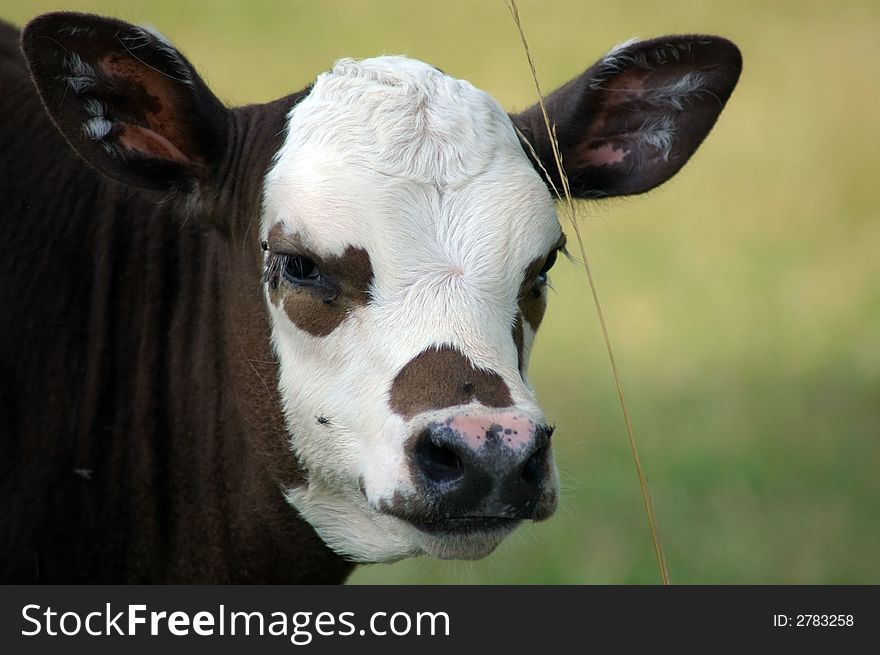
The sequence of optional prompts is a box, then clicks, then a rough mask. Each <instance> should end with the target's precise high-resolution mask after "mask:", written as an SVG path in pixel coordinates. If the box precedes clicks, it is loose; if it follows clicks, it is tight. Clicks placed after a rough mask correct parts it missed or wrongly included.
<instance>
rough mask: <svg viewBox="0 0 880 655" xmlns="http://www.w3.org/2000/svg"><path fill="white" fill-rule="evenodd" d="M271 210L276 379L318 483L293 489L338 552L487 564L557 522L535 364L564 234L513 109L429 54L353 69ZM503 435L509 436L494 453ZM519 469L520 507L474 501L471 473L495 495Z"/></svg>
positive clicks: (281, 161) (308, 106)
mask: <svg viewBox="0 0 880 655" xmlns="http://www.w3.org/2000/svg"><path fill="white" fill-rule="evenodd" d="M264 198H265V200H264V213H263V216H262V238H263V239H264V240H266V241H267V243H268V253H267V255H266V256H267V263H268V268H269V274H268V282H267V285H266V299H267V303H268V307H269V312H270V314H271V319H272V340H273V344H274V347H275V349H276V352H277V356H278V359H279V362H280V380H279V387H280V391H281V397H282V402H283V404H284V411H285V416H286V419H287V424H288V429H289V433H290V445H291V450H292V451H293V453H294V455H295V456H296V457H297V458H298V460H299V462H300V464H301V465H302V467H303V468H304V469H305V470H306V471H307V477H308V486H303V487H295V488H291V489H287V490H285V492H286V494H287V498H288V499H289V501H290V502H291V504H292V505H294V506H295V507H296V508H297V510H299V512H300V513H301V514H302V515H303V516H304V518H305V519H306V520H308V521H309V522H310V523H311V524H312V525H313V526H314V527H315V528H316V530H317V531H318V533H319V534H320V536H321V537H322V538H323V539H324V540H325V542H327V543H328V545H329V546H331V547H332V548H333V549H334V550H336V551H337V552H339V553H341V554H343V555H345V556H347V557H349V558H351V559H353V560H357V561H391V560H395V559H399V558H402V557H406V556H411V555H418V554H422V553H425V552H427V553H429V554H433V555H436V556H440V557H456V558H458V557H465V558H473V557H481V556H483V555H485V554H487V553H488V552H491V550H492V549H494V548H495V546H496V545H497V544H498V543H499V542H500V541H501V539H503V537H504V536H505V535H506V534H507V533H509V531H510V530H512V529H513V527H514V526H515V525H516V521H517V520H519V519H530V518H533V519H540V518H546V516H549V514H550V513H552V511H553V509H554V507H555V503H556V494H557V478H556V471H555V467H554V466H553V464H552V459H551V457H550V455H549V445H548V444H546V442H547V441H548V440H549V431H547V430H545V429H544V427H543V426H544V425H545V420H544V417H543V415H542V413H541V410H540V409H539V408H538V406H537V404H536V402H535V399H534V394H533V391H532V389H531V388H530V386H529V385H528V382H527V381H526V379H525V362H526V361H527V356H528V350H529V347H530V344H531V341H532V339H533V337H534V329H535V328H537V323H538V322H539V321H540V314H541V313H542V312H543V306H544V302H545V294H546V290H545V289H544V287H543V285H542V282H543V281H544V280H543V277H542V276H541V275H539V276H538V277H539V279H538V280H537V282H535V279H534V277H535V273H536V272H537V269H540V268H541V263H542V262H543V261H544V259H545V258H547V257H548V254H550V253H551V252H553V251H554V249H555V248H556V247H558V246H559V245H560V237H561V230H560V227H559V223H558V221H557V218H556V213H555V210H554V206H553V202H552V199H551V197H550V194H549V193H548V191H547V189H546V186H545V184H544V182H543V181H542V180H541V179H540V177H539V176H538V174H537V173H536V172H535V170H534V168H533V166H532V164H531V163H530V161H529V160H528V158H527V157H526V155H525V153H524V152H523V150H522V148H521V146H520V144H519V141H518V139H517V136H516V133H515V131H514V129H513V126H512V124H511V122H510V119H509V118H508V115H507V114H506V113H505V112H504V111H503V110H502V109H501V107H499V106H498V105H497V103H496V102H495V101H494V100H492V99H491V98H490V97H489V96H488V95H487V94H485V93H484V92H482V91H479V90H477V89H475V88H474V87H473V86H471V85H470V84H469V83H467V82H464V81H461V80H456V79H453V78H451V77H449V76H447V75H445V74H443V73H441V72H440V71H438V70H436V69H434V68H432V67H430V66H428V65H426V64H423V63H420V62H416V61H412V60H409V59H405V58H402V57H382V58H377V59H371V60H365V61H361V62H354V61H350V60H343V61H340V62H338V63H337V64H336V66H335V67H334V69H333V70H332V71H331V72H329V73H326V74H324V75H321V76H320V77H319V78H318V79H317V81H316V83H315V85H314V87H313V89H312V91H311V93H310V94H309V95H308V96H307V97H306V98H305V99H304V100H302V101H301V102H300V103H299V104H298V105H296V106H295V107H294V108H293V110H292V111H291V112H290V115H289V125H288V131H287V137H286V140H285V143H284V145H283V147H282V148H281V150H280V151H279V153H278V156H277V159H276V162H275V164H274V166H273V167H272V169H271V170H270V172H269V174H268V176H267V179H266V183H265V194H264ZM536 262H537V265H536ZM527 270H529V271H531V273H530V274H527ZM529 275H531V277H532V279H526V278H527V277H528V276H529ZM524 296H526V298H525V300H524V299H523V298H524ZM523 303H527V304H525V305H524V304H523ZM528 303H531V304H528ZM536 316H537V318H536ZM517 331H518V332H519V337H518V338H517ZM426 351H427V352H428V355H423V356H422V358H419V355H420V354H423V353H426ZM456 376H458V377H456ZM465 378H467V379H465ZM453 379H454V383H450V380H453ZM450 385H451V386H450ZM453 387H455V389H454V390H451V389H452V388H453ZM456 390H458V391H456ZM459 391H461V394H462V395H461V396H460V397H459V396H457V395H456V394H457V393H458V392H459ZM505 392H506V393H505ZM490 424H492V425H491V427H492V428H498V427H499V426H500V431H498V430H496V432H497V434H498V435H501V436H502V437H503V435H504V434H508V435H510V436H508V437H507V438H506V445H505V446H503V447H502V446H501V445H497V444H496V445H497V448H498V449H500V450H498V451H497V453H496V451H492V453H495V454H494V455H491V457H490V455H489V454H487V453H489V450H487V449H488V446H486V448H485V449H483V450H481V448H483V444H484V443H488V442H483V441H482V439H483V433H484V432H485V436H486V438H487V439H490V440H491V438H492V435H491V434H489V432H491V428H490ZM516 428H519V429H516ZM449 430H452V432H450V431H449ZM486 430H489V432H486ZM441 432H442V433H443V434H447V435H452V436H450V437H443V436H438V435H440V434H441ZM545 432H546V434H544V433H545ZM514 434H516V435H517V436H513V435H514ZM419 435H422V436H421V437H420V436H419ZM424 435H428V436H424ZM545 437H546V438H545ZM511 439H513V441H511ZM517 439H519V441H517ZM542 439H544V441H542ZM498 441H499V443H500V441H501V439H500V438H499V439H498ZM453 442H454V443H453ZM533 442H534V443H533ZM493 443H494V442H493ZM542 443H544V444H545V445H546V448H544V450H540V448H539V447H540V446H541V444H542ZM494 447H495V446H493V448H494ZM425 449H427V450H425ZM536 449H538V450H539V452H538V454H535V453H534V451H535V450H536ZM545 450H546V451H547V455H546V458H544V451H545ZM420 453H421V454H420ZM424 453H428V454H427V455H425V454H424ZM438 453H439V454H438ZM539 455H540V457H541V458H543V459H540V461H539V459H538V458H539ZM508 456H509V457H508ZM425 457H427V463H425V462H426V460H425ZM505 458H509V459H510V461H511V462H513V463H512V464H511V465H510V466H512V467H513V468H509V467H508V468H504V467H502V466H501V465H500V464H498V462H499V461H500V460H505V461H506V459H505ZM545 459H546V461H545ZM536 462H537V463H536ZM505 466H506V465H505ZM529 466H533V467H537V469H535V470H537V471H538V472H537V474H536V475H537V476H538V478H539V479H538V480H537V481H535V482H534V483H531V482H530V484H532V486H531V487H529V491H523V488H520V487H521V485H522V480H521V478H526V477H528V476H527V473H528V470H529V469H528V467H529ZM524 467H525V468H524ZM472 469H473V471H475V472H472ZM502 469H503V470H502ZM514 469H515V472H516V475H514V477H515V478H516V482H515V484H516V485H520V486H518V487H517V491H516V493H515V494H514V496H516V498H518V499H519V500H518V501H517V502H518V503H519V505H517V506H516V507H514V506H513V505H514V503H513V501H510V500H509V499H510V498H511V497H513V496H511V495H510V494H512V493H513V492H512V491H511V492H510V493H508V494H507V495H506V496H505V493H507V492H506V491H505V492H504V493H501V492H498V494H496V495H494V496H492V498H493V499H490V500H485V499H484V501H480V502H479V503H476V502H473V503H472V502H470V501H471V498H470V494H471V491H470V490H471V489H474V490H478V489H482V490H483V491H485V484H483V486H481V484H482V483H479V484H478V483H477V482H473V484H471V482H470V478H474V479H476V478H477V477H479V476H480V475H483V473H485V472H486V471H490V470H491V471H490V473H489V474H487V475H491V476H495V478H493V480H494V482H492V484H494V485H495V487H499V486H503V485H502V483H501V482H499V480H501V478H504V477H505V476H508V477H509V476H510V475H513V474H511V473H510V471H512V470H514ZM538 469H540V470H538ZM426 471H427V473H426ZM523 471H526V472H523ZM459 475H463V476H464V477H463V478H462V479H464V480H465V481H462V479H460V478H459V477H456V476H459ZM517 476H518V477H517ZM480 479H482V478H480ZM505 479H506V478H505ZM426 480H427V481H426ZM496 483H497V484H496ZM504 484H506V483H504ZM511 484H514V483H511ZM456 485H459V487H456V489H458V490H457V491H456V489H453V487H455V486H456ZM461 485H464V486H461ZM468 485H469V486H468ZM496 491H497V489H496ZM453 492H454V493H453ZM481 493H482V492H481ZM492 493H493V494H494V493H495V492H494V491H493V492H492ZM455 494H458V495H455ZM516 494H519V495H516ZM522 494H526V495H529V497H528V498H525V496H523V495H522ZM490 495H492V494H490ZM504 498H507V501H504V502H502V501H503V499H504Z"/></svg>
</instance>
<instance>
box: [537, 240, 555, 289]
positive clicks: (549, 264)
mask: <svg viewBox="0 0 880 655" xmlns="http://www.w3.org/2000/svg"><path fill="white" fill-rule="evenodd" d="M558 254H559V249H558V248H557V249H556V250H553V251H552V252H551V253H550V254H549V255H547V259H546V260H545V261H544V265H543V266H542V267H541V271H540V272H539V273H538V276H537V277H536V278H535V287H536V288H540V287H545V286H547V273H549V272H550V269H551V268H553V265H554V264H555V263H556V255H558Z"/></svg>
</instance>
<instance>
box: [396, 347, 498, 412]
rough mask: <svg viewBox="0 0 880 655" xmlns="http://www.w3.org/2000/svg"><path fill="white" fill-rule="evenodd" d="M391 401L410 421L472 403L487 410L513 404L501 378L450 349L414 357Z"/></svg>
mask: <svg viewBox="0 0 880 655" xmlns="http://www.w3.org/2000/svg"><path fill="white" fill-rule="evenodd" d="M389 400H390V403H391V409H393V410H394V411H395V412H397V413H398V414H400V415H401V416H403V417H404V418H406V419H411V418H412V417H414V416H416V415H417V414H421V413H422V412H427V411H430V410H434V409H443V408H445V407H453V406H455V405H467V404H468V403H472V402H479V403H482V404H483V405H486V406H487V407H508V406H510V405H512V404H513V400H512V399H511V397H510V390H509V389H508V388H507V385H506V384H505V383H504V380H502V379H501V376H500V375H498V374H497V373H495V372H494V371H486V370H483V369H480V368H477V367H476V366H474V364H473V362H471V360H469V359H468V358H467V357H465V356H464V355H463V354H462V353H461V352H459V351H458V350H456V349H454V348H452V347H450V346H440V347H439V348H430V349H428V350H425V351H424V352H422V353H420V354H419V355H417V356H416V357H414V358H413V359H412V360H411V361H410V362H409V363H408V364H407V365H406V366H404V367H403V368H402V369H401V371H400V373H398V374H397V377H395V378H394V382H393V383H392V385H391V394H390V399H389Z"/></svg>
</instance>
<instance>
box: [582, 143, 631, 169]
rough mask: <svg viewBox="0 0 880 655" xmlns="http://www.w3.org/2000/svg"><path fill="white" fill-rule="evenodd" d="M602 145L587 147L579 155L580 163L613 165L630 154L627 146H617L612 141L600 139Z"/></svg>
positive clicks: (583, 164) (585, 164)
mask: <svg viewBox="0 0 880 655" xmlns="http://www.w3.org/2000/svg"><path fill="white" fill-rule="evenodd" d="M600 143H601V144H602V145H600V146H598V147H596V148H590V147H587V148H586V149H585V150H584V151H583V152H582V153H581V156H580V157H578V163H579V164H581V165H582V166H611V165H613V164H619V163H621V162H622V161H623V160H624V159H626V158H627V156H628V155H629V150H627V149H625V148H622V147H621V148H615V147H614V143H612V142H610V141H600Z"/></svg>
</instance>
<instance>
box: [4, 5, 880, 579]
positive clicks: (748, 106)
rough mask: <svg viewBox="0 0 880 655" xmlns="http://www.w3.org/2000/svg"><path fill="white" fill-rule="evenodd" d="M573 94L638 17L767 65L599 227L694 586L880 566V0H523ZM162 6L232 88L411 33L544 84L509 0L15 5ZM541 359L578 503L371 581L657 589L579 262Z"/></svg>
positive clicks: (162, 19) (665, 496) (629, 360)
mask: <svg viewBox="0 0 880 655" xmlns="http://www.w3.org/2000/svg"><path fill="white" fill-rule="evenodd" d="M520 4H521V6H520V11H521V16H522V20H523V23H524V26H525V29H526V32H527V35H528V37H529V39H530V44H531V47H532V51H533V54H534V56H535V59H536V62H537V66H538V71H539V74H540V77H541V80H542V84H543V86H544V87H545V89H546V90H549V89H551V88H553V87H555V86H556V85H558V84H560V83H562V82H563V81H565V80H567V79H569V78H570V77H572V76H573V75H576V74H577V73H579V72H580V71H581V70H582V69H584V68H585V67H586V66H587V65H589V64H590V63H592V61H593V60H594V59H595V58H597V57H598V56H600V55H601V54H602V53H603V52H604V51H605V50H606V49H608V48H609V47H610V46H612V45H614V44H616V43H618V42H620V41H623V40H625V39H627V38H630V37H632V36H642V37H650V36H655V35H659V34H664V33H673V32H697V31H702V32H710V33H718V34H722V35H725V36H727V37H729V38H731V39H733V40H734V41H735V42H737V43H738V44H739V45H740V47H741V48H742V50H743V52H744V57H745V70H744V74H743V77H742V80H741V82H740V86H739V88H738V89H737V90H736V92H735V93H734V95H733V97H732V100H731V103H730V105H729V106H728V108H727V109H726V110H725V112H724V114H723V115H722V117H721V119H720V121H719V123H718V125H717V126H716V128H715V131H714V132H713V134H712V135H711V136H710V137H709V138H708V139H707V141H706V142H705V144H704V145H703V148H702V149H701V151H700V152H699V153H698V154H697V155H696V157H695V158H694V160H693V161H692V162H691V163H690V164H689V165H688V166H687V167H686V168H685V169H684V170H683V172H682V173H680V174H679V175H678V176H677V177H676V178H675V179H674V180H673V181H672V182H670V183H669V184H667V185H665V186H664V187H663V188H662V189H660V190H657V191H655V192H653V193H651V194H649V195H648V196H645V197H639V198H635V199H630V200H626V201H618V202H610V203H605V204H589V205H584V206H582V207H581V210H582V212H581V213H582V218H581V219H580V220H581V225H582V227H583V231H584V234H585V237H586V241H587V245H588V249H589V253H590V258H591V262H592V265H593V267H594V269H595V273H596V277H597V281H598V284H599V290H600V293H601V295H602V298H603V300H604V306H605V310H606V314H607V317H608V322H609V329H610V331H611V335H612V338H613V340H614V343H615V347H616V351H617V356H618V359H619V364H620V367H621V372H622V375H623V381H624V385H625V388H626V390H627V393H628V399H629V404H630V409H631V411H632V415H633V420H634V425H635V430H636V437H637V439H638V441H639V443H640V447H641V453H642V459H643V464H644V465H645V467H646V469H647V472H648V475H649V477H650V480H651V484H652V489H653V492H654V496H655V503H656V509H657V515H658V518H659V522H660V526H661V530H662V535H663V538H664V542H665V548H666V553H667V556H668V559H669V566H670V572H671V576H672V580H673V582H677V583H857V582H862V583H865V582H867V583H875V584H876V583H878V582H880V190H878V187H880V181H878V172H880V166H878V164H880V161H878V146H880V84H878V80H880V76H878V72H877V66H878V64H880V39H878V34H880V3H877V2H876V1H874V0H866V1H864V2H860V1H856V0H847V1H842V0H841V1H836V2H831V1H830V0H829V1H826V2H818V1H809V0H805V1H780V0H777V1H776V2H772V3H768V2H763V1H759V0H743V1H741V2H737V3H732V2H721V1H717V2H698V1H696V0H667V1H666V2H663V3H658V2H655V1H653V0H637V1H630V0H624V1H620V2H589V1H586V0H580V1H578V2H563V1H559V0H557V1H545V2H537V1H529V0H521V3H520ZM58 8H68V9H77V10H85V11H92V12H96V13H102V14H107V15H112V16H117V17H120V18H124V19H126V20H130V21H133V22H149V23H151V24H153V25H154V26H156V27H157V28H158V29H160V30H161V31H162V32H164V33H165V34H166V35H167V36H169V37H170V38H171V39H172V40H173V41H174V42H175V43H177V44H178V45H179V46H180V47H181V49H182V50H183V51H184V52H185V53H186V54H187V55H188V56H189V57H190V59H191V60H192V61H193V62H194V63H195V64H196V65H197V67H198V68H199V69H200V70H201V72H202V73H203V75H204V77H205V78H206V79H207V80H208V82H209V83H210V84H211V85H212V86H213V88H214V89H215V90H216V91H217V92H218V94H219V95H220V97H221V98H223V99H225V100H227V101H228V102H230V103H247V102H254V101H261V100H268V99H271V98H274V97H277V96H279V95H282V94H286V93H288V92H290V91H292V90H295V89H298V88H301V87H302V86H304V85H305V84H306V83H308V82H309V81H310V80H311V79H312V78H313V77H314V76H315V75H316V74H317V73H318V72H320V71H322V70H325V69H327V68H328V67H329V66H330V65H331V64H332V62H333V61H334V60H335V59H336V58H339V57H343V56H355V57H363V56H370V55H375V54H379V53H383V52H384V53H406V54H409V55H411V56H414V57H417V58H420V59H424V60H426V61H429V62H431V63H433V64H434V65H436V66H438V67H440V68H442V69H443V70H445V71H447V72H449V73H450V74H453V75H456V76H458V77H464V78H467V79H469V80H470V81H472V82H473V83H474V84H476V85H477V86H479V87H482V88H484V89H486V90H488V91H489V92H491V93H492V94H493V95H494V96H495V97H496V98H498V99H499V100H500V101H501V102H502V103H503V104H505V106H507V107H509V108H511V109H514V108H521V107H524V106H526V105H528V104H531V103H532V102H533V101H534V90H533V86H532V82H531V80H530V77H529V73H528V67H527V65H526V62H525V59H524V56H523V53H522V50H521V47H520V44H519V42H518V37H517V34H516V31H515V28H514V25H513V23H512V21H511V19H510V16H509V14H508V11H507V9H506V7H505V4H504V3H503V2H502V1H501V0H490V1H485V2H474V1H471V0H446V1H445V2H442V3H428V2H415V1H411V0H399V1H388V2H380V1H370V2H366V1H364V2H355V1H353V0H352V1H347V2H343V1H340V0H334V1H327V2H320V3H319V2H296V1H293V0H290V1H287V2H282V1H281V0H274V1H257V0H253V1H251V2H246V3H244V2H242V3H238V2H229V1H223V0H213V1H211V2H189V1H182V0H161V1H160V0H153V1H145V2H133V1H120V0H89V1H79V0H77V1H71V2H68V3H64V4H62V3H59V2H57V1H54V2H53V1H50V0H29V1H28V2H11V1H10V0H0V16H2V17H3V18H6V19H7V20H12V21H14V22H17V23H19V24H21V23H23V22H24V21H26V20H27V19H28V18H30V17H32V16H34V15H36V14H38V13H41V12H43V11H48V10H52V9H58ZM553 282H554V286H555V288H556V293H555V294H554V296H553V297H552V298H551V309H550V312H549V315H548V318H547V319H546V321H545V323H544V325H543V327H542V328H541V332H540V334H539V338H538V342H537V346H536V348H535V351H534V353H533V356H532V365H531V376H532V382H533V383H534V385H535V387H536V388H537V391H538V394H539V397H540V399H541V401H542V403H543V405H544V407H545V409H546V412H547V415H548V416H549V417H551V418H552V419H553V420H555V421H556V423H557V425H558V431H557V437H554V439H556V448H557V460H558V463H559V466H560V468H561V471H562V476H563V483H564V497H563V500H562V505H561V509H560V511H559V513H558V514H557V515H556V517H554V518H553V519H551V520H550V521H549V522H547V523H544V524H541V525H536V526H526V527H524V528H523V529H521V530H520V531H518V532H517V533H516V534H514V535H513V536H512V537H511V538H510V539H509V540H508V541H507V542H506V543H505V544H503V545H502V547H501V548H499V550H498V552H496V553H495V554H494V555H492V556H491V557H489V558H488V559H486V560H483V561H481V562H476V563H462V562H452V563H449V562H437V561H432V560H428V559H426V558H421V559H416V560H409V561H405V562H401V563H399V564H395V565H391V566H387V565H374V566H368V567H361V568H360V569H359V570H358V571H357V572H356V573H355V574H354V576H353V578H352V582H355V583H362V582H400V583H406V582H420V583H434V582H455V583H563V584H564V583H653V582H656V581H657V580H658V574H657V569H656V563H655V560H654V554H653V551H652V548H651V543H650V539H649V535H648V531H647V524H646V521H645V517H644V512H643V509H642V505H641V500H640V497H639V489H638V482H637V479H636V476H635V472H634V468H633V464H632V461H631V457H630V454H629V450H628V445H627V442H626V437H625V432H624V428H623V422H622V419H621V415H620V411H619V408H618V405H617V400H616V397H615V395H614V388H613V381H612V378H611V374H610V370H609V366H608V363H607V356H606V354H605V352H604V349H603V345H602V342H601V338H600V334H599V331H598V326H597V322H596V317H595V310H594V308H593V306H592V301H591V299H590V297H589V292H588V289H587V288H586V286H585V283H584V278H583V272H582V271H581V270H579V269H578V268H577V267H576V266H574V265H571V264H569V263H567V262H562V263H560V264H559V265H557V269H556V270H555V271H554V276H553Z"/></svg>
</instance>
